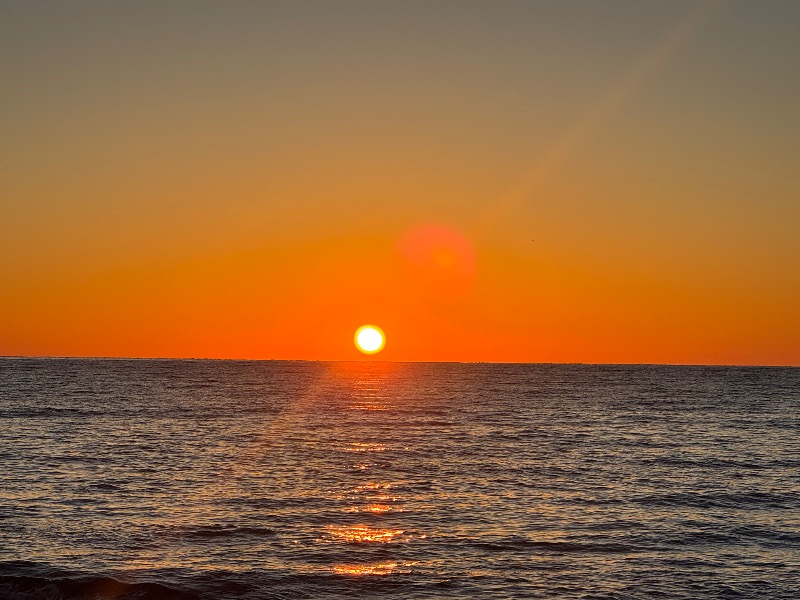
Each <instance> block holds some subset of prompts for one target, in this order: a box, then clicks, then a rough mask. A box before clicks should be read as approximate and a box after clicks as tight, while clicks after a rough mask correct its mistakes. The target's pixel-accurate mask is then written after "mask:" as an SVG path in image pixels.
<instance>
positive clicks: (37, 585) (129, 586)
mask: <svg viewBox="0 0 800 600" xmlns="http://www.w3.org/2000/svg"><path fill="white" fill-rule="evenodd" d="M0 598H3V599H5V600H83V599H86V600H89V599H92V600H105V599H106V598H108V599H111V598H113V599H115V600H189V599H192V598H197V595H196V594H192V593H189V592H186V591H183V590H178V589H175V588H170V587H167V586H165V585H162V584H159V583H125V582H123V581H119V580H117V579H114V578H113V577H82V578H58V579H50V578H45V577H29V576H15V575H6V576H0Z"/></svg>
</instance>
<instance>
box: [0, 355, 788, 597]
mask: <svg viewBox="0 0 800 600" xmlns="http://www.w3.org/2000/svg"><path fill="white" fill-rule="evenodd" d="M112 597H113V598H208V599H212V598H787V599H789V598H792V599H796V598H800V369H792V368H732V367H675V366H584V365H523V364H442V363H436V364H426V363H389V362H352V363H347V362H332V363H321V362H275V361H265V362H254V361H241V362H239V361H204V360H111V359H105V360H97V359H11V358H9V359H0V598H18V599H22V598H26V599H27V598H47V599H56V598H112Z"/></svg>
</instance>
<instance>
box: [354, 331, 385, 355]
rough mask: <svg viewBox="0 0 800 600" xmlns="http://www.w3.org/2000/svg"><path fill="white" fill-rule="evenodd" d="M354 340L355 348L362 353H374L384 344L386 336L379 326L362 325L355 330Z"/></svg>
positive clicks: (381, 348)
mask: <svg viewBox="0 0 800 600" xmlns="http://www.w3.org/2000/svg"><path fill="white" fill-rule="evenodd" d="M354 341H355V343H356V348H358V349H359V350H360V351H361V352H363V353H364V354H376V353H378V352H380V351H381V350H383V347H384V345H386V336H385V335H384V334H383V331H381V328H380V327H376V326H375V325H362V326H361V327H359V328H358V329H357V330H356V335H355V337H354Z"/></svg>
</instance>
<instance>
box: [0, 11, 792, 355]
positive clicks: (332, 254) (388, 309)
mask: <svg viewBox="0 0 800 600" xmlns="http://www.w3.org/2000/svg"><path fill="white" fill-rule="evenodd" d="M798 18H800V5H798V4H797V3H793V2H781V1H778V0H776V1H774V2H770V3H767V4H766V5H765V4H761V3H758V4H757V3H749V2H745V1H741V2H736V1H730V2H689V1H687V2H678V1H676V2H670V3H659V4H654V3H639V2H634V1H623V0H617V1H611V2H608V3H595V2H591V1H588V0H587V1H580V0H569V1H565V2H563V3H549V2H517V1H512V0H507V1H501V2H497V3H494V2H492V3H489V2H471V1H468V0H463V1H458V2H456V1H447V0H441V1H439V2H433V3H430V2H415V1H408V2H386V3H377V4H376V3H372V2H366V1H363V2H355V1H347V0H342V1H341V2H336V3H330V2H314V1H311V0H308V1H299V2H286V3H269V4H268V5H267V4H263V5H261V4H258V3H255V4H253V3H237V2H232V3H225V4H224V5H222V4H219V3H212V2H208V3H206V2H201V1H198V2H196V3H192V4H191V5H189V4H186V5H182V4H180V3H172V4H170V5H169V6H163V5H162V3H156V2H153V3H148V2H141V3H135V5H127V6H126V5H114V6H112V5H108V4H107V3H101V2H96V3H95V2H83V3H76V4H72V3H70V4H69V5H66V4H63V3H56V2H52V3H47V2H44V3H36V4H33V3H30V4H29V3H19V5H18V6H5V7H3V8H2V9H0V40H3V41H2V42H1V43H2V46H3V51H2V52H0V57H2V58H0V74H2V76H3V80H4V81H5V82H6V86H7V90H8V91H7V92H4V98H3V100H2V103H3V111H2V113H1V114H0V120H1V121H2V126H3V131H4V132H5V133H4V135H3V137H2V139H0V199H2V200H0V273H2V287H0V354H2V355H57V356H69V355H76V356H142V357H146V356H147V357H149V356H163V357H218V358H278V359H295V358H297V359H333V360H339V359H344V360H348V359H360V358H362V356H361V355H360V354H359V353H358V352H357V351H356V349H355V348H354V346H353V341H352V336H353V332H354V331H355V329H356V328H357V327H358V326H359V325H361V324H363V323H374V324H376V325H379V326H380V327H382V328H383V330H384V331H385V332H386V334H387V339H388V341H387V345H386V348H385V349H384V351H383V352H382V353H381V354H379V355H377V356H378V357H379V358H381V359H387V360H453V361H461V360H466V361H520V362H613V363H617V362H647V363H651V362H665V363H706V364H786V365H800V317H798V314H800V313H798V311H797V308H796V307H797V306H800V235H798V233H797V232H798V231H800V202H798V198H800V175H799V174H798V173H799V172H798V170H797V156H799V155H800V146H799V144H800V119H798V118H797V108H796V107H797V106H800V77H799V76H798V73H797V69H796V64H795V63H796V57H797V56H800V39H798V37H797V36H796V35H795V32H794V28H793V27H792V26H791V25H790V24H791V23H796V22H797V19H798Z"/></svg>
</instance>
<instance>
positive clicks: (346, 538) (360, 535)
mask: <svg viewBox="0 0 800 600" xmlns="http://www.w3.org/2000/svg"><path fill="white" fill-rule="evenodd" d="M404 533H405V531H404V530H402V529H381V528H375V527H366V526H363V525H344V526H340V525H331V526H329V527H328V528H327V536H326V537H325V538H323V541H327V542H348V543H352V544H389V543H393V542H397V541H400V540H401V539H405V538H407V537H408V536H404V535H403V534H404Z"/></svg>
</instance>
